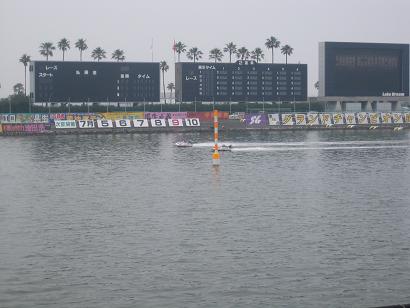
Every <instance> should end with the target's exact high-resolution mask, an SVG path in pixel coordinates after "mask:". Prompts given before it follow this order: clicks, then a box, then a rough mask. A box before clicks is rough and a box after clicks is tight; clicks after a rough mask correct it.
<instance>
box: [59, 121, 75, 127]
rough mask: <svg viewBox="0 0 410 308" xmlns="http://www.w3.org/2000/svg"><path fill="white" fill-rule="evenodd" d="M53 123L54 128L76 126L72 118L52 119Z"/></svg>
mask: <svg viewBox="0 0 410 308" xmlns="http://www.w3.org/2000/svg"><path fill="white" fill-rule="evenodd" d="M54 125H55V127H56V128H77V125H76V122H75V121H74V120H64V121H62V120H54Z"/></svg>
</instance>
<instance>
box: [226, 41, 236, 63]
mask: <svg viewBox="0 0 410 308" xmlns="http://www.w3.org/2000/svg"><path fill="white" fill-rule="evenodd" d="M224 52H228V53H229V63H231V61H232V54H236V45H235V44H234V43H232V42H230V43H228V44H226V46H225V48H224Z"/></svg>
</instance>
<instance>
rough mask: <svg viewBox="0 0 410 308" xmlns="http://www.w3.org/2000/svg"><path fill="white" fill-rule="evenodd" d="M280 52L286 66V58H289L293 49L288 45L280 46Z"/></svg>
mask: <svg viewBox="0 0 410 308" xmlns="http://www.w3.org/2000/svg"><path fill="white" fill-rule="evenodd" d="M280 50H281V51H282V54H284V55H285V56H286V64H288V56H290V55H291V54H292V53H293V48H292V47H290V46H289V45H285V46H282V48H281V49H280Z"/></svg>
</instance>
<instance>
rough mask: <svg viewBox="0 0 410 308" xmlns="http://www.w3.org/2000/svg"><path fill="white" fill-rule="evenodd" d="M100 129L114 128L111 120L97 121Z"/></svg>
mask: <svg viewBox="0 0 410 308" xmlns="http://www.w3.org/2000/svg"><path fill="white" fill-rule="evenodd" d="M97 126H98V128H112V121H111V120H97Z"/></svg>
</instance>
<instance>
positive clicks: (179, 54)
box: [178, 52, 181, 62]
mask: <svg viewBox="0 0 410 308" xmlns="http://www.w3.org/2000/svg"><path fill="white" fill-rule="evenodd" d="M180 56H181V53H180V52H178V62H181V61H180Z"/></svg>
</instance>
